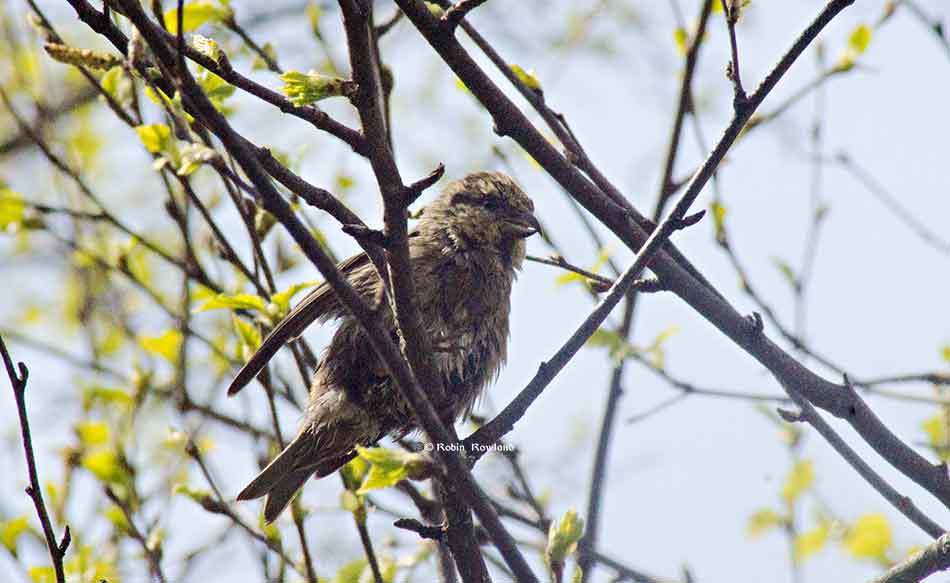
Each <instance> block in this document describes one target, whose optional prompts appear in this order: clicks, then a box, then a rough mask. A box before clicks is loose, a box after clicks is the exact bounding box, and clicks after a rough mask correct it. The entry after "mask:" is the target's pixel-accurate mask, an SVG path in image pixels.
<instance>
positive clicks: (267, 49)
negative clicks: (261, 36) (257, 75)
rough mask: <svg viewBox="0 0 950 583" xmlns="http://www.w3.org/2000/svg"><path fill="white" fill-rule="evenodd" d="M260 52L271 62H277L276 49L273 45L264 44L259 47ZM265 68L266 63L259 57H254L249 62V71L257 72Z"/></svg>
mask: <svg viewBox="0 0 950 583" xmlns="http://www.w3.org/2000/svg"><path fill="white" fill-rule="evenodd" d="M261 50H262V51H264V54H265V55H267V57H268V58H270V60H271V61H275V62H276V61H277V49H275V48H274V45H272V44H271V43H264V46H262V47H261ZM266 68H267V61H265V60H264V58H263V57H261V56H260V55H254V60H253V61H251V70H252V71H259V70H261V69H266Z"/></svg>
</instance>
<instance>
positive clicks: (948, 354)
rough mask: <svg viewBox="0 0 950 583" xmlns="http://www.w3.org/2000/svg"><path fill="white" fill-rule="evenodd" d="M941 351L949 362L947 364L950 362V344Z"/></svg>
mask: <svg viewBox="0 0 950 583" xmlns="http://www.w3.org/2000/svg"><path fill="white" fill-rule="evenodd" d="M940 353H941V354H942V355H943V359H944V360H945V361H946V362H947V364H950V344H948V345H946V346H944V347H943V350H941V351H940Z"/></svg>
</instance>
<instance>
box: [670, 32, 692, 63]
mask: <svg viewBox="0 0 950 583" xmlns="http://www.w3.org/2000/svg"><path fill="white" fill-rule="evenodd" d="M673 42H674V43H676V52H677V54H679V55H680V56H681V57H682V56H686V51H687V50H689V46H688V43H689V33H688V32H686V29H685V28H683V27H679V28H677V29H676V30H674V31H673Z"/></svg>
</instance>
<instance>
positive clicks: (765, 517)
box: [746, 508, 788, 536]
mask: <svg viewBox="0 0 950 583" xmlns="http://www.w3.org/2000/svg"><path fill="white" fill-rule="evenodd" d="M787 520H788V518H786V517H785V516H783V515H781V514H779V513H778V512H776V511H774V510H772V509H770V508H762V509H759V510H756V511H755V512H754V513H752V516H750V517H749V521H748V522H747V523H746V532H747V533H748V534H749V536H760V535H762V534H765V533H766V532H768V531H770V530H772V529H773V528H775V527H776V526H780V525H782V524H785V523H786V522H787Z"/></svg>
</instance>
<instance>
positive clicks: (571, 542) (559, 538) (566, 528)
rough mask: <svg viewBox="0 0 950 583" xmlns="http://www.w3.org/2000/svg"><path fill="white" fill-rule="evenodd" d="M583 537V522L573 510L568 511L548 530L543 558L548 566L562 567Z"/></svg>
mask: <svg viewBox="0 0 950 583" xmlns="http://www.w3.org/2000/svg"><path fill="white" fill-rule="evenodd" d="M582 536H584V520H583V519H582V518H580V517H579V516H578V515H577V512H575V511H574V510H568V511H567V512H565V513H564V516H563V517H561V520H560V521H558V522H555V523H553V524H551V528H550V529H549V530H548V546H547V548H546V549H545V552H544V558H545V560H546V561H547V564H548V565H549V566H552V567H554V566H556V565H563V564H564V561H565V560H566V559H567V557H568V555H570V554H571V553H573V552H574V549H576V548H577V542H578V541H579V540H581V537H582Z"/></svg>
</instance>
